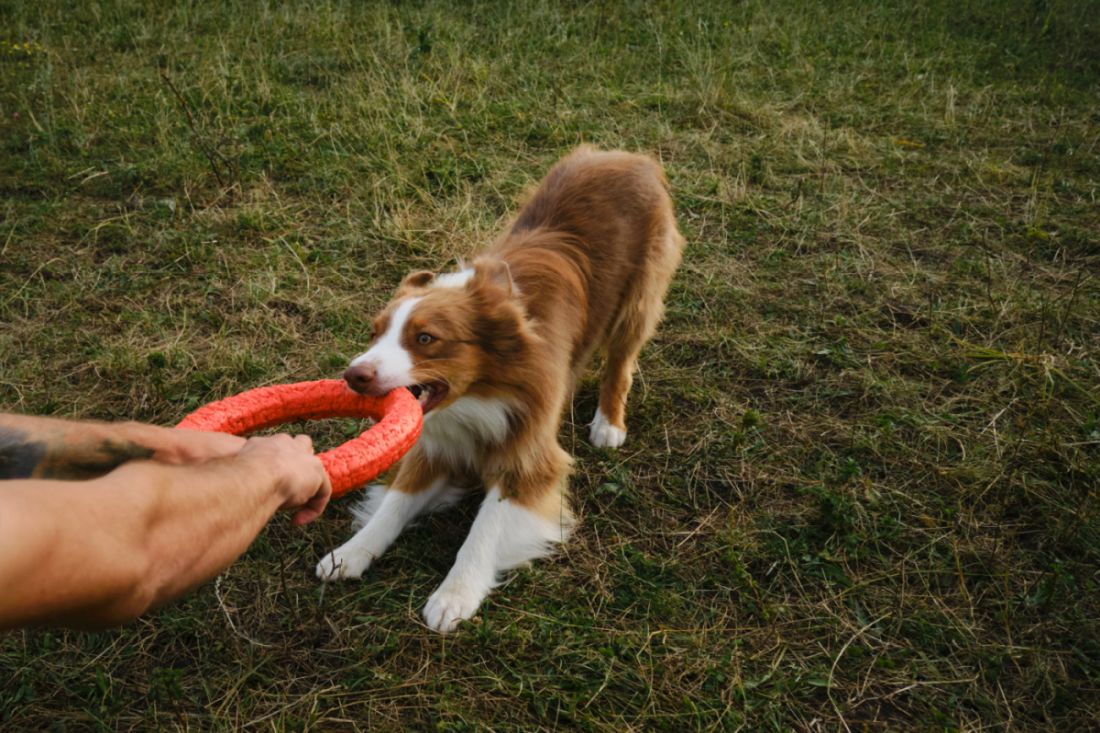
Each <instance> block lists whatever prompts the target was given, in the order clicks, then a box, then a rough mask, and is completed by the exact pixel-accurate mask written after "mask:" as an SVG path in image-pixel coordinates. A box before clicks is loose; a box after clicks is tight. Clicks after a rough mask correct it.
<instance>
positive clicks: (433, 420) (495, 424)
mask: <svg viewBox="0 0 1100 733" xmlns="http://www.w3.org/2000/svg"><path fill="white" fill-rule="evenodd" d="M510 412H511V407H510V406H509V405H508V403H507V402H505V401H504V400H500V399H494V398H487V397H471V396H466V397H459V398H458V399H457V400H455V401H454V402H453V403H452V404H450V405H448V406H447V407H446V408H444V409H442V410H435V411H432V412H429V413H428V414H427V415H425V416H424V429H423V432H421V434H420V446H421V448H423V450H424V452H425V453H427V454H428V456H430V457H431V458H436V459H441V460H444V461H446V462H448V463H450V464H452V465H473V463H474V462H475V461H476V460H477V456H478V454H479V452H480V451H479V448H480V447H482V446H486V445H498V444H500V443H502V442H504V439H505V438H506V437H508V429H509V414H510Z"/></svg>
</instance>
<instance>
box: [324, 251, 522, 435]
mask: <svg viewBox="0 0 1100 733" xmlns="http://www.w3.org/2000/svg"><path fill="white" fill-rule="evenodd" d="M528 338H529V334H528V330H527V326H526V321H525V319H524V315H523V308H522V306H521V305H520V303H519V301H518V300H517V298H516V290H515V285H514V284H513V282H512V278H511V274H510V273H509V271H508V266H507V264H506V263H505V262H503V261H502V260H499V259H493V258H481V259H478V260H476V261H475V262H474V264H473V266H471V267H469V268H466V269H463V270H460V271H458V272H451V273H446V274H443V275H438V276H437V275H435V274H434V273H431V272H426V271H425V272H413V273H411V274H409V275H407V276H406V277H405V279H404V280H402V281H401V285H400V286H398V288H397V292H396V293H395V294H394V297H393V299H392V300H391V301H390V302H389V304H388V305H386V307H385V308H384V309H383V310H382V312H381V313H380V314H379V315H378V316H377V317H376V318H375V319H374V323H373V335H372V337H371V341H370V346H369V348H368V349H367V351H365V352H364V353H362V354H360V355H359V356H357V357H355V359H353V360H352V362H351V365H350V366H349V367H348V369H347V371H345V372H344V379H345V380H346V381H347V383H348V386H349V387H351V388H352V389H353V390H355V391H356V392H359V393H360V394H368V395H382V394H385V393H386V392H389V391H390V390H392V389H395V388H397V387H408V388H409V390H410V391H411V392H412V393H413V395H415V396H416V398H417V400H418V401H419V402H420V405H421V407H422V408H423V410H424V412H425V414H426V413H428V412H429V411H431V410H433V409H439V408H442V407H446V406H447V405H449V404H450V403H452V402H453V401H454V400H456V399H458V398H459V397H461V396H462V395H464V394H466V393H468V392H470V391H471V389H476V387H477V386H478V385H491V384H492V383H493V382H494V376H497V375H499V374H500V373H501V370H502V369H506V368H507V367H508V366H514V365H515V362H516V360H517V358H518V357H519V356H520V354H521V353H522V352H523V349H524V345H525V344H526V342H527V339H528Z"/></svg>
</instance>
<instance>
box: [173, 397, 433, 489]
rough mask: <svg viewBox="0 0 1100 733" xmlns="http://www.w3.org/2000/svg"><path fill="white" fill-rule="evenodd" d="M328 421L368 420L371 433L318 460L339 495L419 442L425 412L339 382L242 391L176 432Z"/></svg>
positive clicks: (408, 400) (405, 400) (238, 431)
mask: <svg viewBox="0 0 1100 733" xmlns="http://www.w3.org/2000/svg"><path fill="white" fill-rule="evenodd" d="M326 417H370V418H374V419H375V420H377V421H378V422H376V423H375V424H374V425H373V426H371V428H370V430H367V431H366V432H365V433H363V434H362V435H360V436H359V437H358V438H353V439H352V440H349V441H348V442H346V443H344V444H343V445H341V446H339V447H338V448H333V449H332V450H330V451H327V452H325V453H322V454H320V455H319V456H318V458H320V459H321V463H322V464H324V466H325V471H326V472H327V473H328V476H329V479H330V480H331V481H332V495H333V496H341V495H343V494H346V493H347V492H349V491H351V490H352V489H354V488H356V487H358V486H362V485H363V484H365V483H366V482H367V481H370V480H371V479H373V478H375V477H376V476H377V475H378V474H380V473H382V472H383V471H385V470H386V469H387V468H389V467H390V466H391V465H393V464H394V463H395V462H396V461H397V459H399V458H400V457H401V456H403V455H405V453H406V452H407V451H408V450H409V449H410V448H412V446H413V443H415V442H416V439H417V438H419V437H420V428H421V427H422V426H423V424H424V413H423V412H422V410H421V409H420V403H418V402H417V401H416V398H414V397H413V396H412V393H410V392H409V390H407V389H395V390H393V391H392V392H390V393H389V394H387V395H385V396H383V397H368V396H365V395H361V394H357V393H356V392H353V391H351V390H350V389H349V388H348V386H347V385H346V384H345V383H344V382H343V381H342V380H339V379H320V380H317V381H315V382H297V383H295V384H279V385H275V386H272V387H259V388H257V389H250V390H248V391H247V392H241V393H240V394H238V395H234V396H233V397H227V398H225V399H224V400H218V401H217V402H211V403H210V404H208V405H204V406H203V407H200V408H199V409H197V410H195V411H194V412H192V413H191V414H190V415H188V416H187V417H185V418H183V420H181V421H180V423H179V425H177V426H176V427H178V428H190V429H192V430H209V431H213V432H219V433H232V434H233V435H243V434H244V433H249V432H252V431H253V430H262V429H263V428H270V427H273V426H275V425H279V424H282V423H285V422H289V421H290V420H318V419H321V418H326Z"/></svg>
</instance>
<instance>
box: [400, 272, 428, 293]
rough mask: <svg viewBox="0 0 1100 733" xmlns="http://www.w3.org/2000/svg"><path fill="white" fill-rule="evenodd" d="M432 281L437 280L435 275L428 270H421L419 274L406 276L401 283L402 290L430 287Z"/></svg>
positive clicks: (414, 273)
mask: <svg viewBox="0 0 1100 733" xmlns="http://www.w3.org/2000/svg"><path fill="white" fill-rule="evenodd" d="M432 280H435V273H434V272H429V271H428V270H420V271H418V272H410V273H409V274H408V275H406V276H405V279H404V280H402V281H401V286H400V288H399V289H400V290H404V289H406V288H423V287H426V286H427V285H428V283H430V282H431V281H432Z"/></svg>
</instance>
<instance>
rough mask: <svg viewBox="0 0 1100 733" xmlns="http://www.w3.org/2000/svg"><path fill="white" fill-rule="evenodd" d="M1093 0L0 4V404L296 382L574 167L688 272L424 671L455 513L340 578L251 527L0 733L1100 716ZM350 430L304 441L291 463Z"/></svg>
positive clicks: (580, 419)
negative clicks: (561, 541)
mask: <svg viewBox="0 0 1100 733" xmlns="http://www.w3.org/2000/svg"><path fill="white" fill-rule="evenodd" d="M1097 18H1100V5H1098V4H1097V3H1096V2H1091V1H1082V2H1070V1H1069V0H1063V1H1060V0H1036V1H1035V2H1026V3H1024V2H1013V3H995V2H982V1H981V0H970V1H969V2H963V3H943V2H928V3H918V4H912V3H881V4H878V3H876V4H866V3H854V2H836V3H827V4H811V3H798V2H793V1H791V0H780V1H779V2H774V3H764V2H759V1H758V0H746V1H745V2H740V3H687V2H679V1H676V0H671V1H670V2H660V3H641V2H635V3H583V4H582V3H563V4H541V3H531V4H523V3H521V4H512V3H494V2H482V3H474V4H468V3H447V2H439V3H435V2H415V3H402V4H397V5H388V4H375V3H371V4H353V3H347V4H345V3H338V2H319V3H313V4H310V5H309V6H305V5H301V4H277V3H263V2H254V3H253V2H244V1H243V0H240V1H238V2H229V3H225V4H212V3H211V4H203V3H198V4H174V3H167V4H163V3H161V4H158V3H137V2H135V3H121V2H110V1H108V2H101V3H95V4H91V3H87V4H77V5H76V6H75V7H73V6H72V4H69V3H60V2H52V1H41V2H33V3H31V2H27V3H22V2H18V1H14V2H7V3H3V4H0V21H2V22H0V146H2V152H0V192H2V196H0V212H2V215H0V408H2V409H5V410H8V411H19V412H25V413H32V414H53V415H61V416H68V417H86V418H108V419H114V418H136V419H141V420H147V421H151V422H156V423H162V424H171V423H173V422H175V421H176V420H178V419H179V418H180V417H181V416H182V415H183V414H185V413H186V412H187V411H189V410H190V409H192V408H193V407H195V406H196V405H199V404H202V403H204V402H206V401H208V400H211V399H215V398H218V397H221V396H224V395H227V394H230V393H234V392H236V391H239V390H242V389H245V388H248V387H253V386H258V385H262V384H272V383H278V382H285V381H293V380H299V379H307V378H315V377H319V376H328V375H334V374H336V373H337V372H338V370H339V368H340V367H341V366H342V365H343V364H345V363H346V360H347V359H348V357H349V356H350V355H353V354H354V353H357V351H358V350H359V348H360V346H361V344H362V342H363V336H362V334H363V324H364V323H365V316H366V315H367V314H369V313H371V312H373V311H374V310H375V309H376V308H377V307H378V306H379V305H380V304H381V303H383V302H384V301H385V300H386V299H387V297H388V295H389V293H390V291H391V288H392V287H393V285H394V284H395V283H396V282H397V280H398V279H399V277H400V275H401V274H402V273H403V272H405V271H407V270H409V269H412V268H422V267H428V268H434V269H439V268H443V267H446V266H448V265H449V264H450V263H451V262H452V261H453V260H454V259H455V258H457V257H459V256H461V255H462V254H464V253H467V252H469V251H470V250H472V249H473V248H475V247H477V246H479V245H480V244H483V243H485V242H486V241H488V240H489V239H490V238H491V237H492V236H493V234H494V232H496V231H497V230H498V229H499V228H500V226H501V225H502V223H503V221H504V220H505V219H506V218H507V216H508V215H509V213H510V212H512V211H514V209H515V206H516V202H517V200H519V199H520V198H521V197H522V194H523V191H524V190H525V188H526V187H527V186H529V185H531V184H532V183H534V182H535V181H536V180H537V179H538V178H539V177H540V176H541V174H542V173H543V172H544V171H545V170H546V169H547V167H548V166H549V165H550V164H551V163H552V162H553V161H554V160H555V159H557V158H558V157H559V156H560V155H562V154H563V153H564V152H565V151H567V150H568V149H570V148H571V147H572V146H573V145H575V144H577V143H580V142H591V143H595V144H597V145H601V146H606V147H622V148H627V149H631V150H641V151H647V152H649V153H651V154H654V155H656V156H659V157H660V158H661V159H662V161H663V162H664V163H665V165H666V167H667V169H668V173H669V177H670V179H671V182H672V186H673V189H674V193H675V198H676V201H677V207H678V215H679V220H680V223H681V227H682V229H683V231H684V233H685V235H686V236H687V238H688V240H689V247H688V250H687V253H686V257H685V261H684V264H683V267H682V268H681V270H680V272H679V274H678V276H677V279H676V281H675V283H674V285H673V288H672V292H671V293H670V297H669V308H668V317H667V319H666V321H665V323H664V325H663V326H662V328H661V331H660V333H659V335H658V336H657V338H656V339H655V340H654V341H653V342H652V343H651V344H650V346H649V347H647V349H646V351H645V352H644V355H643V364H642V371H641V374H640V378H639V380H638V382H637V385H636V391H635V393H634V395H633V404H632V413H631V414H630V417H629V423H630V429H631V435H630V438H629V440H628V443H627V445H626V446H625V447H624V450H623V451H622V452H620V453H612V452H603V451H599V450H594V449H592V448H590V447H589V446H588V445H587V444H586V442H585V440H584V434H585V429H584V423H585V422H586V421H587V419H588V417H589V416H590V414H591V411H592V409H593V407H594V402H595V388H594V387H595V385H594V381H591V378H590V379H589V380H588V381H585V382H584V383H583V384H582V385H581V386H580V388H579V390H578V392H577V395H576V399H575V403H574V410H573V411H571V413H570V414H569V415H567V421H566V424H565V426H564V427H563V430H562V441H563V444H564V445H565V446H566V447H567V448H569V449H570V450H571V451H572V452H573V453H574V454H575V455H576V456H577V458H578V461H577V473H576V476H575V478H574V480H573V490H574V492H575V495H576V497H577V500H578V503H579V506H580V510H581V511H580V514H581V516H582V518H583V519H582V524H581V526H580V529H579V531H578V533H577V536H576V539H575V540H574V541H573V542H572V543H570V545H569V546H568V547H567V548H565V550H564V552H563V553H562V554H561V555H560V556H559V557H558V558H557V559H555V560H553V561H550V562H543V563H540V564H538V565H537V566H535V567H533V568H532V569H530V570H526V571H523V572H520V573H518V574H516V575H515V577H514V578H513V579H512V580H511V581H510V582H509V583H508V584H506V585H505V586H504V587H503V588H501V589H500V590H499V591H498V592H497V593H495V594H494V595H493V596H492V597H491V598H490V600H489V601H488V602H487V603H486V605H485V606H484V607H483V609H482V611H481V613H480V615H479V617H478V620H477V621H476V622H474V623H471V624H469V625H466V626H464V627H463V628H462V630H461V631H460V632H459V633H457V634H456V635H454V636H451V637H446V638H444V637H440V636H437V635H434V634H432V633H429V632H427V631H426V630H425V629H424V628H423V626H422V625H421V624H420V622H419V620H418V619H419V617H418V614H419V609H420V608H421V607H422V605H423V603H424V601H425V600H426V599H427V597H428V595H429V593H430V592H431V590H432V589H433V588H434V586H435V585H436V584H437V583H438V582H439V580H440V579H441V578H442V576H443V574H444V573H445V572H446V570H447V568H448V566H449V564H450V562H451V560H452V558H453V556H454V553H455V551H456V550H457V548H458V546H459V544H460V543H461V541H462V538H463V535H464V531H465V528H466V526H467V525H468V523H469V521H470V520H471V518H472V516H473V512H474V511H475V509H476V503H474V502H468V503H466V504H464V505H463V506H462V507H460V508H459V509H458V510H457V511H455V512H453V513H450V514H447V515H443V516H438V517H433V518H431V519H429V520H427V521H425V522H423V523H422V524H421V525H419V526H418V527H416V528H413V529H412V530H410V531H409V532H407V533H406V535H405V536H404V537H403V538H402V539H400V540H399V541H398V542H397V543H396V545H395V547H394V549H393V550H392V551H391V552H390V553H389V554H388V555H387V557H386V558H385V559H384V561H382V562H379V563H378V564H377V566H376V567H375V568H372V570H371V571H370V573H369V575H368V577H367V578H366V579H365V581H364V582H363V583H361V584H351V585H338V586H333V587H329V588H323V587H321V586H320V585H319V584H318V583H317V582H316V580H315V579H314V578H313V577H312V574H311V568H312V567H313V564H314V562H315V561H316V559H317V558H319V557H320V556H321V555H322V554H323V553H324V552H325V551H327V550H328V549H331V548H332V547H333V546H335V545H336V544H337V543H338V542H340V541H342V540H343V539H344V538H345V536H346V534H347V524H348V521H347V520H348V517H347V513H346V510H345V508H344V507H343V506H339V505H338V506H335V507H334V508H333V510H332V511H331V512H330V513H329V515H328V517H327V518H325V519H323V520H322V521H320V522H318V523H317V524H315V525H311V526H310V527H308V528H307V529H305V530H304V531H299V530H294V529H292V528H290V527H289V526H288V524H287V522H286V520H285V518H279V519H277V520H276V521H275V522H273V524H272V525H271V526H270V527H269V528H268V529H267V531H266V532H265V533H264V534H263V535H262V536H261V537H260V538H259V540H258V541H257V542H256V544H255V545H254V546H253V548H252V549H251V550H250V551H249V552H248V554H247V555H246V556H245V557H244V558H243V559H242V560H241V561H240V562H238V563H237V564H236V565H234V566H233V567H232V568H231V569H230V570H229V571H228V572H227V573H226V574H225V575H224V576H223V577H222V578H221V580H220V581H219V583H218V584H216V585H213V586H207V587H205V588H203V589H201V590H200V591H199V592H198V593H196V594H195V595H194V596H192V597H191V598H189V599H187V600H185V601H183V602H181V603H179V604H177V605H175V606H172V607H170V608H168V609H165V610H163V611H161V612H158V613H156V614H153V615H151V616H149V617H148V618H146V619H143V620H141V621H139V622H137V623H135V624H132V625H129V626H127V627H126V628H123V629H120V630H118V631H114V632H110V633H100V634H78V633H68V632H59V631H35V632H21V633H11V634H7V635H6V636H4V637H2V638H0V727H3V728H4V729H11V730H58V731H60V730H96V729H103V730H122V729H125V730H142V729H153V728H157V729H171V730H238V729H264V730H293V731H329V730H428V729H436V730H446V731H461V730H493V731H509V730H525V731H526V730H540V729H541V730H551V729H559V730H564V729H576V730H591V731H628V730H637V731H641V730H647V731H648V730H668V731H687V730H706V731H710V730H746V731H786V730H806V731H821V730H853V731H854V730H865V731H875V730H961V731H976V730H986V729H997V730H1019V731H1024V730H1027V731H1036V730H1051V731H1054V730H1058V731H1065V730H1084V729H1087V728H1091V727H1094V726H1095V725H1096V721H1097V720H1098V719H1100V703H1098V702H1097V701H1098V700H1100V641H1097V640H1098V639H1100V587H1098V586H1100V578H1098V571H1097V568H1098V567H1100V506H1098V502H1097V487H1098V486H1100V353H1098V348H1100V328H1098V314H1100V280H1098V277H1097V276H1098V272H1100V234H1098V232H1100V208H1098V205H1097V196H1098V187H1100V118H1098V116H1097V112H1096V110H1097V109H1098V108H1100V94H1098V90H1100V56H1098V55H1097V54H1096V49H1097V48H1098V47H1100V24H1098V20H1097ZM359 427H360V426H358V425H355V424H345V423H340V422H335V421H334V422H333V423H324V424H320V425H317V426H310V428H309V430H310V431H311V432H313V433H314V435H315V436H316V437H317V438H318V439H319V441H321V442H322V443H326V442H327V443H335V442H339V441H341V440H342V439H343V436H345V435H348V434H352V433H354V432H355V431H356V430H357V429H358V428H359Z"/></svg>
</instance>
